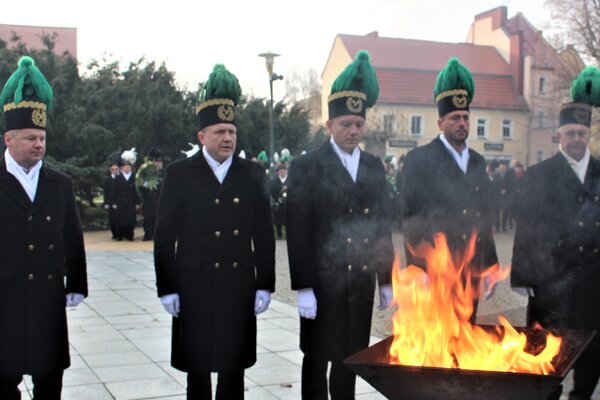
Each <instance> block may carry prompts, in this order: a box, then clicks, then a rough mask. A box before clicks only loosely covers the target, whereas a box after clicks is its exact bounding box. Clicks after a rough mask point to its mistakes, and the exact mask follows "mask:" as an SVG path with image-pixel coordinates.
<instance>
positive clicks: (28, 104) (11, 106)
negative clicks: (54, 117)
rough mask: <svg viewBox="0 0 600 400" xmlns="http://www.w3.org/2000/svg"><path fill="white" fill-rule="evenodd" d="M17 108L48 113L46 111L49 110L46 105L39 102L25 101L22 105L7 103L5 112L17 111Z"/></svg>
mask: <svg viewBox="0 0 600 400" xmlns="http://www.w3.org/2000/svg"><path fill="white" fill-rule="evenodd" d="M17 108H35V109H37V110H44V111H46V109H47V108H48V107H47V106H46V104H44V103H40V102H39V101H28V100H24V101H22V102H20V103H17V104H15V103H6V104H5V105H4V112H6V111H11V110H16V109H17Z"/></svg>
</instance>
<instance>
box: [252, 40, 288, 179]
mask: <svg viewBox="0 0 600 400" xmlns="http://www.w3.org/2000/svg"><path fill="white" fill-rule="evenodd" d="M258 56H259V57H264V59H265V65H266V66H267V72H268V73H269V91H270V94H271V101H270V104H269V166H268V167H269V168H270V165H271V161H272V160H273V154H274V153H273V81H276V80H279V79H283V76H282V75H278V74H276V73H274V72H273V64H274V63H275V57H279V54H275V53H272V52H270V51H268V52H266V53H261V54H259V55H258Z"/></svg>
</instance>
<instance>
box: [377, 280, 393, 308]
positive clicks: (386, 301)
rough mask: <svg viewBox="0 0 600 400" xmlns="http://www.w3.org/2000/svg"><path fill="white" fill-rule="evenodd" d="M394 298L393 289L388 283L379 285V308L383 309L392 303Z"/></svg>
mask: <svg viewBox="0 0 600 400" xmlns="http://www.w3.org/2000/svg"><path fill="white" fill-rule="evenodd" d="M392 300H394V290H393V289H392V285H391V284H390V283H388V284H385V285H382V286H380V287H379V307H377V308H378V309H379V310H385V309H387V308H389V307H390V306H391V305H392Z"/></svg>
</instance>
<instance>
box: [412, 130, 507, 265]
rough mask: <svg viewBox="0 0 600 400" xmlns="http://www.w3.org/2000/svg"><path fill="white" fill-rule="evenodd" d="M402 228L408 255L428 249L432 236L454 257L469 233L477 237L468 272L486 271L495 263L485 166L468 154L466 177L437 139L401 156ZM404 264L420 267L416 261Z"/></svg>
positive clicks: (490, 203)
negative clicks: (425, 244)
mask: <svg viewBox="0 0 600 400" xmlns="http://www.w3.org/2000/svg"><path fill="white" fill-rule="evenodd" d="M401 199H402V228H403V233H404V238H405V241H406V244H407V245H408V246H410V247H412V248H413V249H414V248H416V247H417V245H418V244H419V243H421V242H423V241H428V242H430V243H433V240H432V238H433V236H434V234H435V233H438V232H442V233H444V234H445V235H446V236H447V238H448V246H449V248H450V250H451V252H452V253H453V255H454V256H458V255H462V254H463V253H464V250H465V248H466V246H467V244H468V242H469V239H470V237H471V235H472V234H473V233H476V234H477V241H476V244H475V256H474V258H473V260H472V267H473V268H474V269H475V270H481V269H485V268H487V267H490V266H492V265H493V264H495V263H497V262H498V256H497V254H496V246H495V244H494V238H493V231H492V221H493V215H492V196H491V182H490V180H489V178H488V177H487V174H486V172H485V160H484V159H483V157H482V156H481V155H480V154H479V153H477V152H476V151H475V150H472V149H469V163H468V165H467V173H466V174H465V173H463V172H462V170H461V169H460V168H459V167H458V164H457V163H456V161H455V160H454V158H453V157H452V155H451V154H450V152H449V151H448V149H446V147H445V146H444V143H443V142H442V141H441V139H440V138H439V137H437V138H435V139H434V140H432V141H431V142H430V143H428V144H426V145H425V146H422V147H418V148H416V149H413V150H411V151H410V152H409V153H408V154H407V155H406V160H405V163H404V169H403V170H402V193H401ZM407 261H408V263H414V264H415V265H418V266H424V261H423V260H422V259H420V258H419V257H416V258H415V257H412V256H410V252H407Z"/></svg>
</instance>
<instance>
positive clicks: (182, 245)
mask: <svg viewBox="0 0 600 400" xmlns="http://www.w3.org/2000/svg"><path fill="white" fill-rule="evenodd" d="M240 96H241V88H240V86H239V83H238V80H237V78H236V77H235V76H234V75H233V74H231V73H230V72H229V71H227V70H226V69H225V67H224V66H223V65H220V64H217V65H216V66H215V67H214V69H213V72H212V73H211V75H210V76H209V79H208V81H207V82H206V84H205V86H204V89H203V92H202V96H201V102H200V104H199V105H198V106H197V108H196V113H197V115H198V120H199V124H200V132H198V139H199V141H200V142H201V143H202V145H203V147H202V151H199V152H197V153H196V154H195V155H194V156H192V157H189V158H185V159H181V160H177V161H175V162H173V163H171V164H169V165H168V166H167V168H166V170H165V177H164V179H163V183H162V189H161V194H160V199H159V203H158V216H157V222H156V229H155V237H154V261H155V267H156V280H157V282H156V283H157V287H158V295H159V296H160V299H161V302H162V303H163V306H164V307H165V309H166V310H167V311H168V312H169V313H170V314H172V315H173V317H174V318H173V340H172V353H171V364H172V365H173V366H174V367H175V368H177V369H179V370H182V371H186V372H187V373H188V376H187V381H188V387H187V396H188V399H210V398H211V382H210V381H211V379H210V373H211V372H218V374H219V375H218V384H217V394H216V398H217V399H243V398H244V369H245V368H249V367H250V366H252V365H254V363H255V362H256V315H257V314H260V313H262V312H264V311H265V310H266V309H267V307H268V306H269V303H270V300H271V296H270V293H271V292H273V291H274V290H275V239H274V236H273V224H272V221H271V210H270V203H269V190H268V179H267V175H266V174H265V171H264V169H263V168H262V167H261V166H259V165H258V164H256V163H253V162H251V161H246V160H243V159H240V158H239V157H238V156H236V155H235V145H236V138H237V136H236V133H237V128H236V124H235V109H234V107H235V105H236V104H237V103H238V101H239V99H240Z"/></svg>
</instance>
